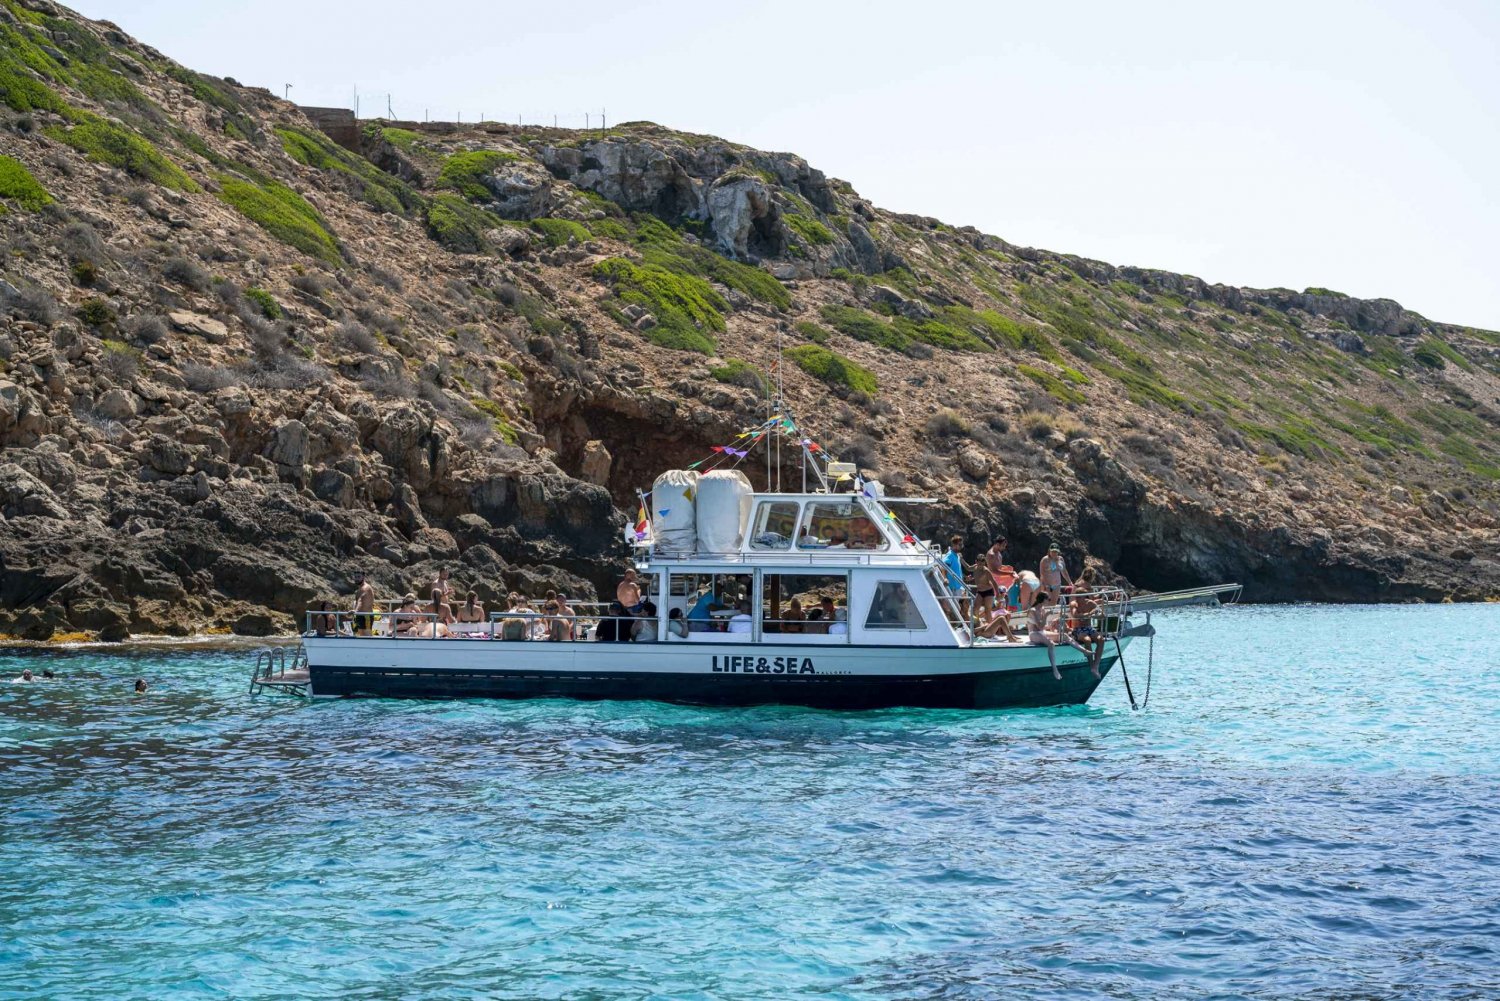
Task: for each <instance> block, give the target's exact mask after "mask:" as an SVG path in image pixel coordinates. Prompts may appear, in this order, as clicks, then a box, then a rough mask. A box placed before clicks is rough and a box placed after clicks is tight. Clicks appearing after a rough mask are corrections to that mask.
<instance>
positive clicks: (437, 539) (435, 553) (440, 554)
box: [411, 528, 458, 560]
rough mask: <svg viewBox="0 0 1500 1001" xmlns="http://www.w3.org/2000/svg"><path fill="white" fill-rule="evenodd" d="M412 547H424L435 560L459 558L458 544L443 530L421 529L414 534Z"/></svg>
mask: <svg viewBox="0 0 1500 1001" xmlns="http://www.w3.org/2000/svg"><path fill="white" fill-rule="evenodd" d="M411 541H412V545H414V546H422V547H423V548H425V549H426V550H427V551H428V552H429V553H430V554H431V555H432V557H433V558H434V559H440V560H452V559H457V558H458V543H457V542H456V541H454V538H453V536H452V535H450V534H449V533H448V532H446V531H444V530H443V529H441V528H421V529H418V530H417V531H416V532H414V533H412V537H411Z"/></svg>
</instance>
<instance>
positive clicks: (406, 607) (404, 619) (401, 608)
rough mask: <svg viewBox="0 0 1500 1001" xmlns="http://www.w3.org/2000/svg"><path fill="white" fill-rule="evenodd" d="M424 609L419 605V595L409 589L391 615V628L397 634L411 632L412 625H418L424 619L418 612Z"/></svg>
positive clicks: (401, 634)
mask: <svg viewBox="0 0 1500 1001" xmlns="http://www.w3.org/2000/svg"><path fill="white" fill-rule="evenodd" d="M421 611H422V610H421V609H420V608H418V607H417V596H416V595H415V594H413V593H412V592H410V591H408V592H406V594H405V595H403V596H402V598H401V604H399V605H397V606H396V612H395V614H394V615H392V616H391V630H392V632H394V633H395V634H396V635H397V636H405V635H407V634H408V633H410V632H411V630H412V627H413V626H416V625H418V624H419V623H420V622H421V621H422V620H421V619H420V618H419V615H418V613H420V612H421Z"/></svg>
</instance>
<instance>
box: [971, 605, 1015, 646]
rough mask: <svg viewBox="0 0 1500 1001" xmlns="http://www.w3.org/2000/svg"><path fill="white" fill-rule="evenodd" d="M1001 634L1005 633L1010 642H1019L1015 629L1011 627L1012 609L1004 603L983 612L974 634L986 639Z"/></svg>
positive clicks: (1007, 640)
mask: <svg viewBox="0 0 1500 1001" xmlns="http://www.w3.org/2000/svg"><path fill="white" fill-rule="evenodd" d="M999 634H1004V636H1005V640H1006V642H1008V643H1015V642H1017V640H1016V634H1015V631H1014V630H1013V629H1011V627H1010V609H1008V608H1006V607H1004V604H1003V603H1002V604H1001V606H1000V607H997V608H995V609H993V610H991V611H990V612H988V613H984V612H981V613H980V615H979V617H978V619H977V621H976V623H975V628H974V635H976V636H982V637H984V638H985V639H994V638H995V636H996V635H999Z"/></svg>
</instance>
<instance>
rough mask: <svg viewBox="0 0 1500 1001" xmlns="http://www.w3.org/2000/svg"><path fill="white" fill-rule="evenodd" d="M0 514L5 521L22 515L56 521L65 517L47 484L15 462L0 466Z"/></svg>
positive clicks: (61, 506)
mask: <svg viewBox="0 0 1500 1001" xmlns="http://www.w3.org/2000/svg"><path fill="white" fill-rule="evenodd" d="M0 510H3V513H4V514H5V517H7V518H15V517H18V516H22V515H33V516H35V517H38V518H58V519H66V518H67V517H68V509H67V508H65V507H63V505H62V503H61V502H60V501H59V500H58V499H57V495H56V494H54V493H53V492H52V490H51V489H50V488H49V487H48V486H47V484H45V483H43V482H42V481H41V480H39V479H37V478H36V477H35V476H33V475H31V474H30V473H28V472H27V471H26V470H25V469H23V468H21V466H20V465H19V464H17V463H14V462H7V463H5V464H4V465H0Z"/></svg>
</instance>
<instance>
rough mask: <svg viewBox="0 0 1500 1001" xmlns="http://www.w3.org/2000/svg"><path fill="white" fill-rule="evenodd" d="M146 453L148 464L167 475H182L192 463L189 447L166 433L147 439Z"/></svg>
mask: <svg viewBox="0 0 1500 1001" xmlns="http://www.w3.org/2000/svg"><path fill="white" fill-rule="evenodd" d="M145 453H146V454H145V461H146V465H148V466H150V467H151V468H152V469H154V470H156V471H157V472H158V473H162V474H164V475H167V476H181V475H182V474H183V473H186V472H187V471H188V466H190V465H191V464H192V458H191V456H189V454H188V450H187V447H186V446H184V445H183V444H182V443H181V442H179V441H175V440H173V439H171V438H168V437H167V436H166V435H164V434H153V435H152V436H151V437H150V438H149V439H147V441H146V446H145Z"/></svg>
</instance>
